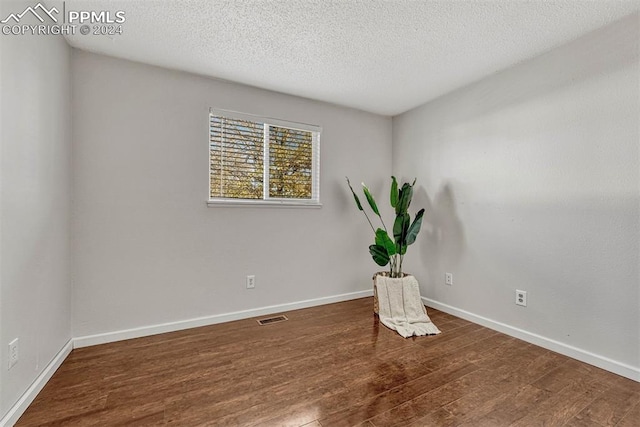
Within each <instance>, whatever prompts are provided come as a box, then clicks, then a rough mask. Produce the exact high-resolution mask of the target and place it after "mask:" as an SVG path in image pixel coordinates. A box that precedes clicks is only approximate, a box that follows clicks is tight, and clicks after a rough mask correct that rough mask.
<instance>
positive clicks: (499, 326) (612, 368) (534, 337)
mask: <svg viewBox="0 0 640 427" xmlns="http://www.w3.org/2000/svg"><path fill="white" fill-rule="evenodd" d="M422 300H423V302H424V303H425V305H426V306H428V307H432V308H435V309H436V310H440V311H444V312H445V313H449V314H452V315H454V316H456V317H460V318H462V319H465V320H469V321H470V322H473V323H477V324H479V325H482V326H485V327H487V328H489V329H493V330H495V331H498V332H502V333H503V334H507V335H509V336H512V337H515V338H518V339H521V340H523V341H526V342H528V343H531V344H535V345H537V346H540V347H542V348H546V349H547V350H551V351H555V352H556V353H560V354H563V355H565V356H568V357H571V358H573V359H576V360H579V361H581V362H585V363H588V364H590V365H593V366H597V367H598V368H602V369H604V370H606V371H609V372H613V373H614V374H618V375H621V376H623V377H626V378H629V379H631V380H634V381H638V382H640V369H638V368H636V367H634V366H630V365H627V364H625V363H621V362H618V361H616V360H613V359H609V358H608V357H604V356H601V355H598V354H595V353H591V352H589V351H586V350H583V349H580V348H577V347H573V346H571V345H568V344H565V343H562V342H559V341H556V340H552V339H550V338H546V337H543V336H541V335H538V334H534V333H532V332H528V331H525V330H523V329H519V328H515V327H513V326H509V325H507V324H505V323H501V322H497V321H495V320H491V319H488V318H486V317H483V316H478V315H477V314H473V313H470V312H468V311H465V310H461V309H459V308H456V307H452V306H450V305H447V304H443V303H441V302H438V301H435V300H432V299H429V298H425V297H422Z"/></svg>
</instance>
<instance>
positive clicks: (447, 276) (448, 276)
mask: <svg viewBox="0 0 640 427" xmlns="http://www.w3.org/2000/svg"><path fill="white" fill-rule="evenodd" d="M444 283H445V285H449V286H451V285H453V273H444Z"/></svg>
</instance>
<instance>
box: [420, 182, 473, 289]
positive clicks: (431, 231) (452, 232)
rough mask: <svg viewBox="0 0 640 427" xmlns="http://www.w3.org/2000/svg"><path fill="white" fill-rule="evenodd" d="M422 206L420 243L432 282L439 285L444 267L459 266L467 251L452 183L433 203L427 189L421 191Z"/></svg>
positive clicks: (443, 187) (423, 260) (438, 194)
mask: <svg viewBox="0 0 640 427" xmlns="http://www.w3.org/2000/svg"><path fill="white" fill-rule="evenodd" d="M417 195H418V198H419V203H420V205H421V206H425V215H424V220H423V223H422V231H421V234H422V233H424V235H421V239H420V241H421V242H422V243H421V245H422V253H423V254H426V256H424V257H423V259H422V262H423V265H425V266H426V267H427V274H428V275H429V276H430V277H429V279H430V280H429V283H436V282H435V281H436V279H437V276H438V275H439V274H440V273H441V272H443V271H444V267H447V268H449V269H452V268H453V267H455V266H456V265H458V264H459V262H460V259H461V258H462V254H463V252H464V248H465V238H464V229H463V226H462V221H460V219H459V218H458V214H457V212H456V203H455V196H454V194H453V189H452V188H451V184H450V183H448V182H447V183H445V184H444V185H443V186H442V187H441V188H440V190H439V191H438V193H437V194H436V196H435V198H434V200H433V202H432V201H431V199H430V198H429V195H428V194H427V191H426V190H425V189H424V187H420V189H419V190H418V194H417Z"/></svg>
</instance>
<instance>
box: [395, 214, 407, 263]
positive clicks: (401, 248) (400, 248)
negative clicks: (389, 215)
mask: <svg viewBox="0 0 640 427" xmlns="http://www.w3.org/2000/svg"><path fill="white" fill-rule="evenodd" d="M410 222H411V217H410V216H409V214H408V213H405V214H401V215H398V216H396V220H395V221H394V223H393V237H394V239H395V241H396V242H395V243H396V253H399V254H402V255H404V253H405V252H406V251H407V231H408V230H409V223H410Z"/></svg>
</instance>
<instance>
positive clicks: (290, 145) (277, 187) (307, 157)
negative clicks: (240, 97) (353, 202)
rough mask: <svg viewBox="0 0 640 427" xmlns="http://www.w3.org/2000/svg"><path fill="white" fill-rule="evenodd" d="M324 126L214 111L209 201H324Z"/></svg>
mask: <svg viewBox="0 0 640 427" xmlns="http://www.w3.org/2000/svg"><path fill="white" fill-rule="evenodd" d="M319 144H320V128H319V127H317V126H313V125H307V124H301V123H293V122H286V121H283V120H276V119H268V118H262V117H257V116H252V115H248V114H243V113H237V112H231V111H224V110H214V109H212V110H211V111H210V114H209V202H210V204H211V203H213V204H217V203H232V204H235V203H239V204H243V203H256V204H283V205H319V202H320V201H319V193H320V192H319V181H320V180H319Z"/></svg>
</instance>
